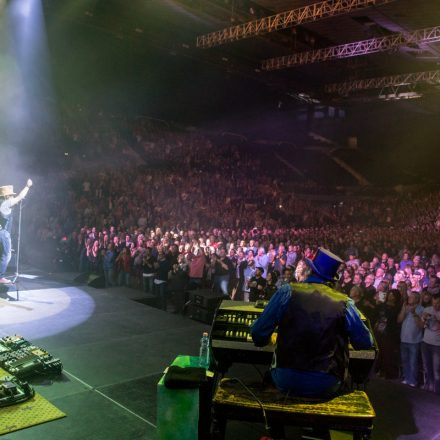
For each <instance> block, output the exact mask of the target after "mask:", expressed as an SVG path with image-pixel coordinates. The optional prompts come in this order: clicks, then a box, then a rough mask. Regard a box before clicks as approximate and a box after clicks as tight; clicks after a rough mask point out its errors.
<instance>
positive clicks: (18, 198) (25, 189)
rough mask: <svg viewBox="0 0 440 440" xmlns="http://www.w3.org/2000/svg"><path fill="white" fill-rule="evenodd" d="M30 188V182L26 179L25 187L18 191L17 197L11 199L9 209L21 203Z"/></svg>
mask: <svg viewBox="0 0 440 440" xmlns="http://www.w3.org/2000/svg"><path fill="white" fill-rule="evenodd" d="M31 186H32V180H31V179H28V181H27V183H26V186H25V187H24V188H23V189H22V190H21V191H20V193H19V194H18V196H17V197H14V198H13V199H11V205H10V206H11V207H12V206H14V205H16V204H17V203H18V202H21V201H22V200H23V199H24V198H25V197H26V195H27V193H28V192H29V188H30V187H31Z"/></svg>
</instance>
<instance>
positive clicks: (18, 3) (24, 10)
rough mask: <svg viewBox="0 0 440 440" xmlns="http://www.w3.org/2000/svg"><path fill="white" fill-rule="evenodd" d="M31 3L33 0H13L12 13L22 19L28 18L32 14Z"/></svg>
mask: <svg viewBox="0 0 440 440" xmlns="http://www.w3.org/2000/svg"><path fill="white" fill-rule="evenodd" d="M33 2H34V0H14V1H13V2H12V4H11V9H12V12H13V13H14V14H17V15H20V16H22V17H23V18H28V17H29V16H30V15H31V12H32V3H33Z"/></svg>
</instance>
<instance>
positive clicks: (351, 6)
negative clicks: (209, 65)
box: [197, 0, 396, 48]
mask: <svg viewBox="0 0 440 440" xmlns="http://www.w3.org/2000/svg"><path fill="white" fill-rule="evenodd" d="M393 1H396V0H327V1H323V2H319V3H314V4H312V5H308V6H304V7H301V8H297V9H293V10H290V11H285V12H280V13H279V14H275V15H270V16H268V17H263V18H260V19H258V20H253V21H249V22H247V23H242V24H239V25H236V26H231V27H228V28H225V29H221V30H219V31H215V32H211V33H209V34H205V35H200V36H198V37H197V47H200V48H207V47H213V46H219V45H221V44H225V43H230V42H232V41H236V40H242V39H244V38H250V37H255V36H257V35H261V34H266V33H269V32H274V31H279V30H281V29H287V28H290V27H293V26H296V25H299V24H303V23H310V22H313V21H318V20H322V19H324V18H329V17H335V16H337V15H342V14H347V13H349V12H352V11H355V10H358V9H364V8H368V7H371V6H380V5H384V4H386V3H391V2H393Z"/></svg>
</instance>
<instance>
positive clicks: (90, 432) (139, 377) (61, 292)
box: [0, 268, 440, 440]
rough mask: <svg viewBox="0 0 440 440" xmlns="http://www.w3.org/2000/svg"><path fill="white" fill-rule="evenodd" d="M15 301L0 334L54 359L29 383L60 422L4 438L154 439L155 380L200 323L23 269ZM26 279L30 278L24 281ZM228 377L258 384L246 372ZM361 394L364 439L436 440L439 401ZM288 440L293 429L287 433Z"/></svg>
mask: <svg viewBox="0 0 440 440" xmlns="http://www.w3.org/2000/svg"><path fill="white" fill-rule="evenodd" d="M23 273H25V274H26V276H27V275H31V277H30V278H29V277H28V276H27V277H26V278H22V279H21V283H20V301H18V302H17V301H11V299H15V290H14V289H11V290H10V291H9V293H8V294H5V293H1V294H0V336H1V337H3V336H5V335H10V334H14V333H19V334H21V335H23V336H24V337H25V338H26V339H29V340H30V341H32V342H34V343H36V345H40V346H41V347H43V348H46V349H47V350H48V351H49V352H50V353H51V354H52V355H53V356H55V357H58V358H60V359H61V361H62V362H63V365H64V373H63V375H62V376H61V377H60V378H59V379H57V380H54V381H50V380H44V379H41V380H39V381H38V382H33V384H34V386H35V389H36V391H37V392H38V393H40V394H41V395H42V396H43V397H45V398H46V399H48V400H49V401H50V402H51V403H53V404H54V405H55V406H56V407H58V408H59V409H60V410H61V411H63V412H65V413H66V414H67V417H66V418H64V419H60V420H56V421H54V422H50V423H46V424H43V425H39V426H34V427H32V428H29V429H26V430H23V431H17V432H14V433H11V434H7V435H5V436H3V437H2V438H4V439H5V440H43V439H44V440H59V439H63V440H81V439H96V440H100V439H106V440H113V439H114V440H138V439H144V440H148V439H154V438H155V432H156V429H155V425H156V420H155V419H156V383H157V382H158V380H159V378H160V376H161V373H162V371H163V370H164V369H165V367H166V366H167V365H168V364H169V363H170V362H171V361H172V360H173V359H174V358H175V356H176V355H177V354H189V355H197V354H198V353H197V352H198V347H199V340H200V337H201V334H202V332H203V331H204V330H207V329H208V326H207V325H204V324H201V323H198V322H196V321H192V320H190V319H188V318H186V317H183V316H179V315H174V314H172V313H167V312H163V311H161V310H158V309H155V308H152V307H149V306H146V305H143V304H141V303H139V302H137V301H135V300H136V299H141V298H142V297H143V293H142V292H141V291H138V290H134V289H128V288H120V287H113V288H110V289H94V288H92V287H89V286H77V285H74V283H73V280H74V278H75V274H56V275H49V274H46V273H43V272H38V271H35V270H30V269H29V268H24V270H23ZM33 276H35V277H36V278H33ZM228 375H234V376H237V377H240V378H242V379H244V380H246V381H253V380H257V379H258V377H259V374H258V372H257V371H256V370H255V369H254V368H253V367H252V366H250V365H234V366H233V367H232V368H231V369H230V370H229V373H228ZM368 394H369V396H370V399H371V401H372V403H373V405H374V407H375V410H376V413H377V419H376V423H375V427H374V430H373V436H372V438H373V439H377V440H392V439H405V440H406V439H414V440H415V439H420V440H440V425H439V423H438V422H437V419H438V417H437V415H438V408H439V407H440V397H439V396H435V395H433V394H432V393H428V392H425V391H422V390H419V389H411V388H409V387H406V386H403V385H400V384H399V383H396V382H390V381H384V380H380V379H374V380H373V381H372V382H371V383H370V385H369V388H368ZM287 433H288V438H292V439H294V438H296V435H297V431H296V430H293V429H292V430H287ZM263 434H265V432H264V427H263V425H262V424H250V423H240V422H231V423H230V424H228V430H227V436H226V438H227V439H237V440H238V439H240V440H241V439H259V438H260V436H261V435H263Z"/></svg>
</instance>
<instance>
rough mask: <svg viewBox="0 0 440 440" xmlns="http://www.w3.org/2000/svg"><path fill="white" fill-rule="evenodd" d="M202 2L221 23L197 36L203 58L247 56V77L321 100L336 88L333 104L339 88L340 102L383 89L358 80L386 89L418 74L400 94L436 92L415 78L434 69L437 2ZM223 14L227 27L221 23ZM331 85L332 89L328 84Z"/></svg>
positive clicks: (439, 52)
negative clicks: (250, 67)
mask: <svg viewBox="0 0 440 440" xmlns="http://www.w3.org/2000/svg"><path fill="white" fill-rule="evenodd" d="M181 3H182V4H185V5H188V4H189V3H193V4H194V6H193V10H194V11H197V10H198V11H199V12H203V8H202V7H200V6H198V7H195V3H197V2H188V1H183V0H182V2H181ZM205 3H210V4H212V5H216V6H217V8H218V10H219V11H222V12H218V13H217V14H215V13H214V14H213V16H214V17H215V18H216V19H217V20H218V21H222V22H223V24H224V26H218V27H216V28H215V29H211V30H210V31H208V32H205V33H201V34H199V35H198V36H197V38H196V45H197V47H198V48H199V50H200V51H202V52H211V54H215V53H216V51H221V53H222V54H223V56H224V54H225V53H227V51H228V50H229V51H230V54H231V57H230V59H231V60H232V59H233V60H234V62H237V63H239V61H237V60H239V59H240V54H241V56H242V57H243V60H246V61H248V60H249V58H252V59H254V60H255V64H254V70H255V72H256V73H258V74H259V76H260V77H261V78H264V80H265V82H267V83H269V84H274V85H275V84H277V85H278V86H281V88H284V89H285V90H288V91H289V93H290V94H291V95H292V94H293V95H295V93H304V92H307V94H308V96H309V95H310V94H312V95H313V94H314V95H315V96H316V97H321V98H322V99H329V92H331V91H336V92H338V93H337V95H338V98H337V99H339V98H340V97H341V93H340V89H341V88H345V89H347V88H348V89H350V92H351V93H350V94H344V96H346V97H348V96H349V95H350V96H353V94H354V95H356V94H359V93H361V94H364V95H371V96H372V97H374V96H376V97H378V98H379V96H383V95H384V94H387V93H386V90H383V88H381V89H380V90H379V91H378V90H375V89H374V88H373V87H358V84H359V81H364V80H371V79H372V78H374V79H375V80H376V83H377V84H381V83H384V84H387V83H388V82H389V81H386V80H385V79H386V78H389V77H391V76H396V75H409V74H414V73H416V74H418V75H415V76H410V77H409V78H411V79H413V81H412V82H411V83H410V84H408V82H407V83H405V84H402V87H403V88H404V89H403V90H402V92H403V93H402V95H405V93H406V92H407V87H408V86H409V87H410V88H411V92H414V90H415V89H417V88H418V87H419V86H420V87H421V88H422V89H423V93H415V92H414V94H412V95H411V96H415V97H419V96H423V95H424V94H438V91H439V89H438V88H439V85H438V81H431V82H427V81H424V80H422V81H419V78H420V75H421V74H422V75H421V77H422V78H425V77H426V76H427V75H428V76H429V72H430V71H434V70H437V69H438V66H439V65H440V43H439V41H440V28H439V27H438V26H440V7H439V2H438V0H418V1H414V0H329V1H316V0H314V1H313V0H253V1H246V0H242V1H235V2H234V1H233V0H222V1H220V0H212V1H208V2H205ZM198 4H199V5H200V2H199V3H198ZM206 9H207V8H206ZM227 9H229V11H230V19H229V22H227V21H226V20H225V19H224V14H225V10H227ZM211 14H212V10H211ZM222 14H223V15H222ZM257 54H258V55H257ZM234 56H235V57H237V58H234ZM226 57H227V56H226ZM227 58H228V57H227ZM228 59H229V58H228ZM424 72H427V73H426V75H424V74H423V73H424ZM382 77H383V78H384V81H381V80H380V78H382ZM337 83H340V84H341V87H340V88H338V87H336V86H335V85H334V84H337ZM329 84H332V85H333V87H329V86H328V85H329ZM385 87H387V86H385ZM395 90H396V89H394V91H395ZM323 91H324V93H322V92H323ZM325 96H326V97H325ZM324 97H325V98H324ZM437 97H438V96H437Z"/></svg>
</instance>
